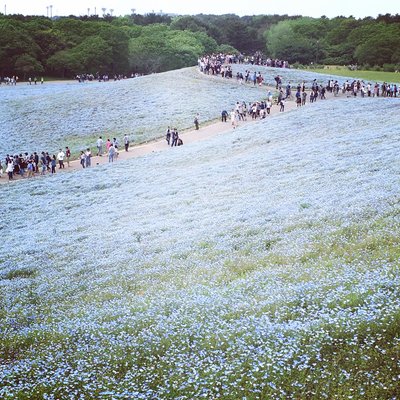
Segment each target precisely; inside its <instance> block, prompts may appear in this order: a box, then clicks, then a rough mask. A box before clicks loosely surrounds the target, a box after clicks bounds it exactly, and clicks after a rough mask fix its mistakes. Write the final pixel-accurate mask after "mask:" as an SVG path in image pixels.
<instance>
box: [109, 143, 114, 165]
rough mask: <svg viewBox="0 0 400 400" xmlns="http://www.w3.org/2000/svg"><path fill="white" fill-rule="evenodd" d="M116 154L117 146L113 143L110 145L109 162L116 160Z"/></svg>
mask: <svg viewBox="0 0 400 400" xmlns="http://www.w3.org/2000/svg"><path fill="white" fill-rule="evenodd" d="M114 156H115V148H114V146H113V145H112V143H111V144H110V146H109V147H108V162H109V163H110V162H111V163H112V162H114Z"/></svg>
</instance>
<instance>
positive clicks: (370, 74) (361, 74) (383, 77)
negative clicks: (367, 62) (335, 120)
mask: <svg viewBox="0 0 400 400" xmlns="http://www.w3.org/2000/svg"><path fill="white" fill-rule="evenodd" d="M312 71H315V72H318V73H320V74H332V75H338V76H345V77H349V78H354V79H363V80H364V81H368V82H371V83H373V82H388V83H392V82H393V83H395V82H400V74H399V73H396V72H383V71H366V70H362V71H351V70H349V69H348V68H345V67H336V66H329V67H325V68H320V69H313V70H312Z"/></svg>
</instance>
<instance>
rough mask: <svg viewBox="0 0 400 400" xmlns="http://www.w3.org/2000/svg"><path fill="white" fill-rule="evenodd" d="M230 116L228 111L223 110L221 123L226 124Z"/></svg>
mask: <svg viewBox="0 0 400 400" xmlns="http://www.w3.org/2000/svg"><path fill="white" fill-rule="evenodd" d="M227 116H228V111H226V110H223V111H222V112H221V121H222V122H226V117H227Z"/></svg>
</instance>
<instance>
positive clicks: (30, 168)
mask: <svg viewBox="0 0 400 400" xmlns="http://www.w3.org/2000/svg"><path fill="white" fill-rule="evenodd" d="M34 170H35V166H34V164H33V160H29V161H28V178H32V176H33V172H34Z"/></svg>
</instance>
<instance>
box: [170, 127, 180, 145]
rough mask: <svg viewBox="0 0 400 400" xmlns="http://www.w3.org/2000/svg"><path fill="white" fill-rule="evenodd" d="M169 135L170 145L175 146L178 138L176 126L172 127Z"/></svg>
mask: <svg viewBox="0 0 400 400" xmlns="http://www.w3.org/2000/svg"><path fill="white" fill-rule="evenodd" d="M171 136H172V143H171V147H173V146H177V144H178V139H179V134H178V130H177V129H176V128H174V129H173V131H172V134H171Z"/></svg>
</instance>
